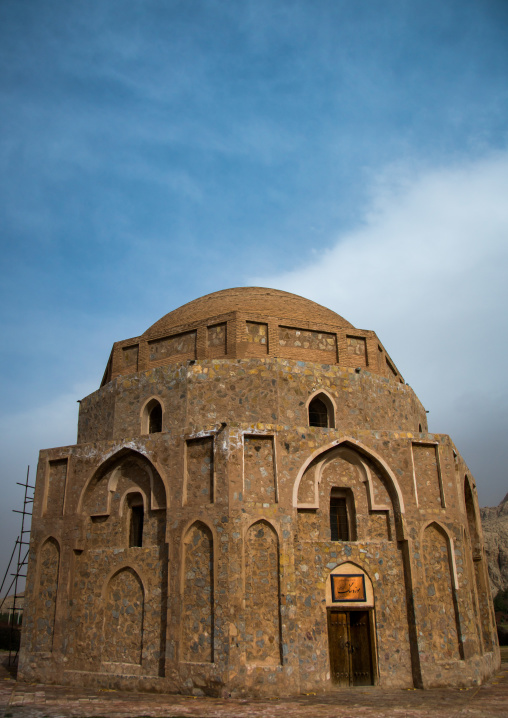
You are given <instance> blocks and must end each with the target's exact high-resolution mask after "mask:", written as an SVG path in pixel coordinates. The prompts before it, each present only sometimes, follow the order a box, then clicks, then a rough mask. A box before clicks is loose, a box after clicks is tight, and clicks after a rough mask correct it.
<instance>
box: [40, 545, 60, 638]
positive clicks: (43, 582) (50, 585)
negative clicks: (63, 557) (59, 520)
mask: <svg viewBox="0 0 508 718" xmlns="http://www.w3.org/2000/svg"><path fill="white" fill-rule="evenodd" d="M59 572H60V545H59V543H58V541H57V540H56V539H55V538H53V536H50V537H49V538H47V539H46V540H45V541H44V543H43V544H42V546H41V548H40V551H39V562H38V581H37V594H36V595H37V598H36V602H37V618H36V624H35V625H36V629H35V650H36V651H40V652H50V651H51V650H52V649H53V637H54V633H55V616H56V599H57V594H58V577H59Z"/></svg>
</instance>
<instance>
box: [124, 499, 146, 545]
mask: <svg viewBox="0 0 508 718" xmlns="http://www.w3.org/2000/svg"><path fill="white" fill-rule="evenodd" d="M127 502H128V506H129V547H132V546H137V547H142V546H143V524H144V519H145V507H144V504H143V497H142V496H141V494H138V493H136V494H131V495H130V496H129V498H128V499H127Z"/></svg>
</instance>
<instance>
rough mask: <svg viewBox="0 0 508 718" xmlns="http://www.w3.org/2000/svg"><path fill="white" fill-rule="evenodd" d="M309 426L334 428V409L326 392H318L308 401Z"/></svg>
mask: <svg viewBox="0 0 508 718" xmlns="http://www.w3.org/2000/svg"><path fill="white" fill-rule="evenodd" d="M309 426H318V427H321V428H323V429H327V428H328V429H334V428H335V410H334V406H333V404H332V402H331V400H330V398H329V397H328V396H327V395H326V394H323V393H321V394H318V395H317V396H315V397H314V398H313V399H312V400H311V402H310V403H309Z"/></svg>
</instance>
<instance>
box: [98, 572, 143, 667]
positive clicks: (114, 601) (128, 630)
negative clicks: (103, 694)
mask: <svg viewBox="0 0 508 718" xmlns="http://www.w3.org/2000/svg"><path fill="white" fill-rule="evenodd" d="M144 603H145V591H144V588H143V583H142V581H141V578H140V577H139V575H138V574H137V572H136V571H135V570H134V569H133V568H131V567H130V566H124V567H123V568H121V569H119V570H118V571H116V572H115V573H114V574H113V576H111V578H110V579H109V581H108V582H107V584H106V589H105V592H104V605H105V607H104V624H103V632H104V648H103V653H102V661H103V663H115V664H118V663H122V664H130V665H132V666H141V663H142V653H143V618H144Z"/></svg>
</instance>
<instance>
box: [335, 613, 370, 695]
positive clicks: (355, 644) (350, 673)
mask: <svg viewBox="0 0 508 718" xmlns="http://www.w3.org/2000/svg"><path fill="white" fill-rule="evenodd" d="M328 641H329V647H330V671H331V677H332V681H333V682H334V683H336V684H337V685H339V686H371V685H372V641H371V639H370V622H369V612H368V611H329V612H328Z"/></svg>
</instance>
